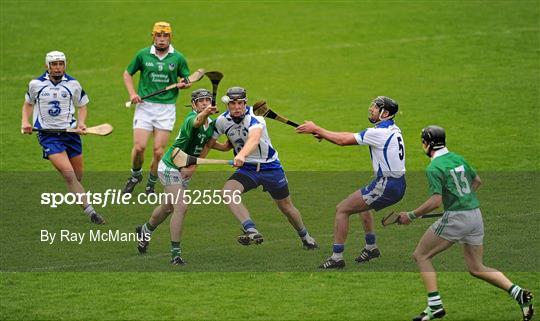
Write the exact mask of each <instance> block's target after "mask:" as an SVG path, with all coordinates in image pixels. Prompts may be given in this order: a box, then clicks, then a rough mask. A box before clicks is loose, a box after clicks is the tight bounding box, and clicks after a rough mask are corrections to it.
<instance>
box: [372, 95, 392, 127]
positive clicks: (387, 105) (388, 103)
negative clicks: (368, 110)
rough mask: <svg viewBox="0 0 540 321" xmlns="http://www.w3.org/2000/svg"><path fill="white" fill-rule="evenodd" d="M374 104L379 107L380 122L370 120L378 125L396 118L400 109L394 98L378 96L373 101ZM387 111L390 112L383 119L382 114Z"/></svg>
mask: <svg viewBox="0 0 540 321" xmlns="http://www.w3.org/2000/svg"><path fill="white" fill-rule="evenodd" d="M372 103H373V104H375V105H376V106H377V107H379V111H380V114H379V120H378V121H374V120H372V119H369V121H370V122H371V123H372V124H375V123H378V122H379V121H383V120H387V119H392V118H394V117H395V116H396V113H397V112H398V109H399V105H398V103H397V102H396V101H395V100H393V99H392V98H390V97H386V96H377V98H375V99H373V101H372ZM385 110H386V111H387V112H388V116H387V117H385V118H383V117H382V114H383V112H384V111H385Z"/></svg>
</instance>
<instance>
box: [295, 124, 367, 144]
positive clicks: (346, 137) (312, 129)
mask: <svg viewBox="0 0 540 321" xmlns="http://www.w3.org/2000/svg"><path fill="white" fill-rule="evenodd" d="M296 132H297V133H299V134H312V135H313V136H315V138H318V139H320V138H323V139H326V140H327V141H329V142H331V143H334V144H336V145H339V146H348V145H357V144H358V142H357V141H356V138H354V134H353V133H348V132H332V131H329V130H327V129H324V128H322V127H320V126H317V125H316V124H315V123H314V122H312V121H306V122H304V124H302V125H300V126H298V127H297V128H296Z"/></svg>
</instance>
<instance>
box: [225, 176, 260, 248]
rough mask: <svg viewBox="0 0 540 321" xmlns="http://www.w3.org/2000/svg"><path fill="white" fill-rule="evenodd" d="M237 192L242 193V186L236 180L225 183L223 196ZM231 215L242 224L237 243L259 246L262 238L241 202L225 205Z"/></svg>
mask: <svg viewBox="0 0 540 321" xmlns="http://www.w3.org/2000/svg"><path fill="white" fill-rule="evenodd" d="M238 192H240V193H243V192H244V186H243V185H242V184H241V183H240V182H238V181H237V180H234V179H230V180H228V181H227V182H225V186H223V195H224V196H225V195H228V196H229V197H230V196H232V195H235V194H237V193H238ZM227 206H228V207H229V209H230V210H231V212H232V213H233V215H234V216H235V217H236V219H237V220H238V221H239V222H240V223H241V224H242V229H243V231H244V233H243V234H242V235H239V236H238V237H237V241H238V243H240V244H242V245H251V244H261V243H262V242H263V237H262V235H261V234H260V233H259V231H258V230H257V227H256V226H255V223H254V222H253V221H252V220H251V218H250V217H249V211H248V209H247V208H246V206H245V205H244V204H242V202H240V203H238V204H234V202H230V203H229V204H227Z"/></svg>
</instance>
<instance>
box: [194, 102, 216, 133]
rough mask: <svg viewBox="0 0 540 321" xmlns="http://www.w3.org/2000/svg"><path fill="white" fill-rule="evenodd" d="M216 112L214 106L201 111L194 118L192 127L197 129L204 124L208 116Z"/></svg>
mask: <svg viewBox="0 0 540 321" xmlns="http://www.w3.org/2000/svg"><path fill="white" fill-rule="evenodd" d="M216 112H217V107H216V106H208V107H206V108H205V109H203V110H202V111H201V112H200V113H198V114H197V117H195V121H194V122H193V127H195V128H199V127H201V126H202V125H203V124H205V123H206V120H207V119H208V116H210V115H212V114H214V113H216Z"/></svg>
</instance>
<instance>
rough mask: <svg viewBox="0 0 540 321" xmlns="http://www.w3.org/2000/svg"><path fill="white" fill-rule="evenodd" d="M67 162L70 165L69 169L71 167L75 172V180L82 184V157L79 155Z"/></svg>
mask: <svg viewBox="0 0 540 321" xmlns="http://www.w3.org/2000/svg"><path fill="white" fill-rule="evenodd" d="M69 162H70V163H71V167H73V171H74V172H75V176H76V177H77V180H78V181H79V182H80V183H82V178H83V172H84V161H83V155H82V154H80V155H77V156H75V157H71V158H70V159H69Z"/></svg>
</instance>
